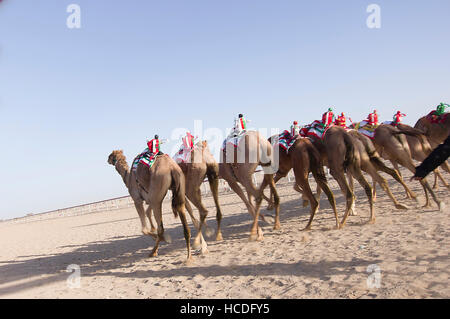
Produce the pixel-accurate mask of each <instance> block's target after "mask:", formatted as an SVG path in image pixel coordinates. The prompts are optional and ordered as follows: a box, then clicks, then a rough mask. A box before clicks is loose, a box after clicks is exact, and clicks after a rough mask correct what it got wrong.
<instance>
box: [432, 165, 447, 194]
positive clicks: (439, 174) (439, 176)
mask: <svg viewBox="0 0 450 319" xmlns="http://www.w3.org/2000/svg"><path fill="white" fill-rule="evenodd" d="M434 175H435V177H438V178H439V179H440V180H441V182H442V184H444V187H445V188H447V189H449V185H448V184H447V182H446V181H445V179H444V177H443V176H442V174H441V172H440V171H439V168H437V169H436V170H435V171H434ZM435 183H436V184H438V183H437V181H435ZM433 188H434V187H433Z"/></svg>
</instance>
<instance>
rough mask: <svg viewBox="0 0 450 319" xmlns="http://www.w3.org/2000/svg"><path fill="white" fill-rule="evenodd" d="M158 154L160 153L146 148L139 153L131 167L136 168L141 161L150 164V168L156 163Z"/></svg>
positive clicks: (146, 164)
mask: <svg viewBox="0 0 450 319" xmlns="http://www.w3.org/2000/svg"><path fill="white" fill-rule="evenodd" d="M157 156H158V155H155V154H153V153H150V151H149V149H148V148H146V149H145V150H144V151H143V152H142V153H141V154H139V155H138V156H137V157H136V158H135V159H134V161H133V165H132V167H131V169H133V170H135V169H136V168H137V167H138V165H139V163H142V164H144V165H145V166H148V167H149V168H151V167H152V166H153V164H154V163H155V160H156V157H157Z"/></svg>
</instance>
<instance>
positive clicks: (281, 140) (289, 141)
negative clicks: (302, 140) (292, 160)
mask: <svg viewBox="0 0 450 319" xmlns="http://www.w3.org/2000/svg"><path fill="white" fill-rule="evenodd" d="M299 137H301V136H300V135H298V136H297V137H293V136H292V135H291V132H289V131H287V130H285V131H283V133H281V134H280V135H279V136H278V143H277V144H279V145H280V146H281V147H282V148H283V149H284V150H285V151H286V152H288V151H289V149H290V148H291V146H292V145H294V143H295V141H296V140H297V139H298V138H299Z"/></svg>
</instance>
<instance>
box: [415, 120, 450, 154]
mask: <svg viewBox="0 0 450 319" xmlns="http://www.w3.org/2000/svg"><path fill="white" fill-rule="evenodd" d="M441 116H442V117H445V121H444V122H443V123H431V122H430V121H429V120H428V119H427V117H426V116H423V117H421V118H420V119H419V120H418V121H417V122H416V124H415V125H414V128H416V129H418V130H421V131H423V132H424V133H425V135H426V136H427V138H428V141H429V142H430V145H431V147H432V148H433V149H435V148H436V147H437V146H438V145H439V144H441V143H442V142H444V141H445V139H446V138H447V137H448V135H449V134H450V114H449V113H444V114H443V115H441Z"/></svg>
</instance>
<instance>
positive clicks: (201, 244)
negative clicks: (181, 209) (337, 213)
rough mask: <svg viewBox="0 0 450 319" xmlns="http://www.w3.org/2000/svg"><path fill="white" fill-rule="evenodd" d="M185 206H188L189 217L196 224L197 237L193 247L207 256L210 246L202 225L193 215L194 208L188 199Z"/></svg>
mask: <svg viewBox="0 0 450 319" xmlns="http://www.w3.org/2000/svg"><path fill="white" fill-rule="evenodd" d="M185 206H186V210H187V211H188V213H189V216H190V217H191V220H192V224H194V228H195V229H196V230H197V235H196V237H195V239H194V243H193V245H192V247H193V248H194V249H200V250H201V253H202V254H207V253H208V244H207V243H206V240H205V239H204V238H203V234H202V232H201V230H200V223H199V222H198V220H197V219H196V218H195V216H194V214H193V210H192V206H191V204H190V203H189V200H188V199H186V202H185Z"/></svg>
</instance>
